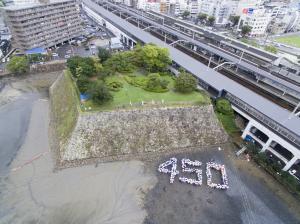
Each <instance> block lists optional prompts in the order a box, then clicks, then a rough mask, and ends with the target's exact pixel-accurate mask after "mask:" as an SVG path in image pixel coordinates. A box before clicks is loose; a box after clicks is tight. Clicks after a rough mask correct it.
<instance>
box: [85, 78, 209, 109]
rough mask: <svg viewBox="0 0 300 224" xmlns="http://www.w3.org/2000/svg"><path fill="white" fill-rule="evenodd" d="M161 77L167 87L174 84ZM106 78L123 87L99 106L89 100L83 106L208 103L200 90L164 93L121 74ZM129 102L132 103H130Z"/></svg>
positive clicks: (107, 106) (118, 106) (112, 107)
mask: <svg viewBox="0 0 300 224" xmlns="http://www.w3.org/2000/svg"><path fill="white" fill-rule="evenodd" d="M138 75H139V74H138ZM163 78H164V79H167V80H168V81H170V83H169V89H172V88H173V86H174V80H173V79H172V77H170V76H163ZM108 79H109V80H118V81H121V82H122V83H123V88H122V89H121V90H120V91H118V92H112V94H113V97H114V98H113V100H112V101H111V102H109V103H107V104H104V105H101V106H99V105H96V104H94V103H93V102H92V101H91V100H88V101H87V102H85V103H84V106H85V107H91V108H92V109H91V110H92V111H95V110H113V109H116V108H132V107H133V108H138V107H141V103H142V102H143V103H144V105H145V106H152V103H153V102H155V104H156V106H157V105H168V106H172V105H173V106H178V105H203V104H209V103H210V99H209V97H208V96H207V95H206V94H205V93H202V92H196V91H194V92H192V93H188V94H182V93H177V92H174V91H172V90H170V91H168V92H165V93H154V92H149V91H146V90H144V89H142V88H139V87H135V86H132V85H130V84H128V83H127V82H126V81H125V79H124V76H123V75H115V76H112V77H109V78H108ZM130 102H131V104H132V105H130ZM162 102H163V103H162Z"/></svg>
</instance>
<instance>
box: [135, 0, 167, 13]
mask: <svg viewBox="0 0 300 224" xmlns="http://www.w3.org/2000/svg"><path fill="white" fill-rule="evenodd" d="M160 4H161V3H160V1H159V0H138V2H137V5H136V7H137V8H138V9H142V10H145V11H155V12H160Z"/></svg>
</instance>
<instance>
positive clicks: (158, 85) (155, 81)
mask: <svg viewBox="0 0 300 224" xmlns="http://www.w3.org/2000/svg"><path fill="white" fill-rule="evenodd" d="M147 78H148V80H147V84H146V90H149V91H152V92H165V91H167V90H168V84H169V82H168V81H167V80H165V79H162V78H161V77H160V75H159V74H158V73H151V74H149V75H148V76H147Z"/></svg>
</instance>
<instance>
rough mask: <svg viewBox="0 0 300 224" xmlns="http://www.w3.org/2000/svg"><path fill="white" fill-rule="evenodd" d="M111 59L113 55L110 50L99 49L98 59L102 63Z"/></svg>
mask: <svg viewBox="0 0 300 224" xmlns="http://www.w3.org/2000/svg"><path fill="white" fill-rule="evenodd" d="M110 57H111V53H110V51H109V50H106V49H105V48H102V47H99V48H98V58H99V59H100V61H101V62H105V61H106V60H107V59H109V58H110Z"/></svg>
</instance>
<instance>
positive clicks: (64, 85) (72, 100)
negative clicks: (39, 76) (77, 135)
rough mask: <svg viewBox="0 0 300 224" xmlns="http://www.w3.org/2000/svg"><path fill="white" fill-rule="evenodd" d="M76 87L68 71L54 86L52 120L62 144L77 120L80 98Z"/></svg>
mask: <svg viewBox="0 0 300 224" xmlns="http://www.w3.org/2000/svg"><path fill="white" fill-rule="evenodd" d="M76 89H77V88H76V87H75V85H74V83H73V81H72V79H71V75H70V73H69V72H68V71H66V72H65V73H64V74H63V75H62V77H60V78H59V79H58V80H57V81H56V82H55V83H54V85H53V86H52V90H51V92H52V93H51V112H52V120H53V121H52V122H54V128H55V131H56V135H57V138H58V140H59V143H60V145H61V144H63V143H64V142H65V141H66V139H67V138H68V137H69V135H70V133H71V132H72V130H73V128H74V126H75V124H76V121H77V117H78V111H79V110H78V109H79V108H78V106H79V98H78V93H77V92H76V91H77V90H76Z"/></svg>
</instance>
